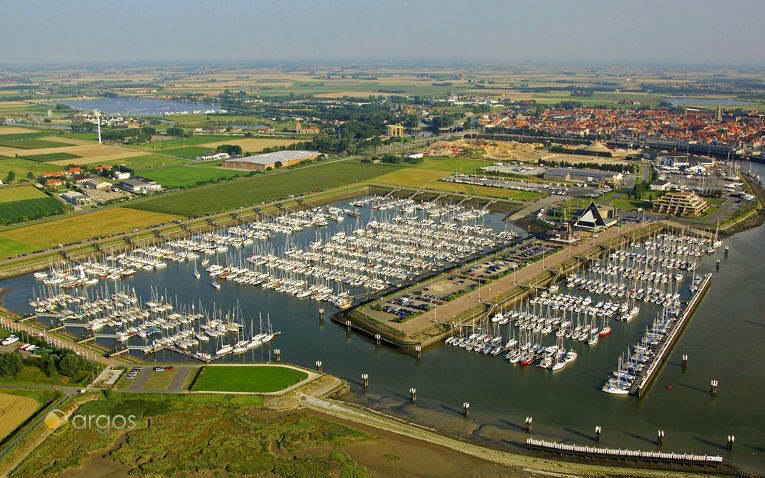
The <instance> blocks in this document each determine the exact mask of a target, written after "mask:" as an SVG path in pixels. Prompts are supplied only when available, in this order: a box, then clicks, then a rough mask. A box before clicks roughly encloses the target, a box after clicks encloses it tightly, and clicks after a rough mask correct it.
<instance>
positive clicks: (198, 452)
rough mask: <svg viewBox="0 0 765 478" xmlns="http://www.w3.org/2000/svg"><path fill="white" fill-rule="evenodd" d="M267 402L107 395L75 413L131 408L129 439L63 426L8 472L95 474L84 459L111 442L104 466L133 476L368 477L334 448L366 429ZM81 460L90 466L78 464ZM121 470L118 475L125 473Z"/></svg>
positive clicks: (127, 413) (126, 413)
mask: <svg viewBox="0 0 765 478" xmlns="http://www.w3.org/2000/svg"><path fill="white" fill-rule="evenodd" d="M262 406H263V399H262V398H261V397H259V396H254V395H237V396H225V395H197V394H194V395H167V394H131V393H113V394H111V395H110V396H109V397H108V398H107V397H104V396H103V395H102V396H101V397H100V398H99V399H98V400H94V401H90V402H87V403H85V404H83V405H82V406H81V407H80V408H79V410H78V411H77V413H78V414H80V415H85V416H88V415H96V416H97V415H106V416H112V417H113V416H116V415H122V416H125V417H128V416H130V415H132V416H133V417H134V420H135V423H136V427H135V428H134V429H132V430H129V439H128V440H121V439H119V437H121V436H124V435H125V433H126V432H127V431H128V430H125V429H122V430H120V429H116V428H115V427H111V428H110V429H108V430H107V429H105V428H102V429H98V428H97V427H89V428H87V427H86V428H83V429H79V430H78V429H75V428H74V427H72V426H64V427H61V428H59V429H58V430H56V432H55V433H53V434H51V435H50V436H49V437H48V438H47V439H46V440H45V441H44V442H43V443H42V444H40V445H39V446H38V447H37V448H35V450H34V451H32V452H31V453H30V454H29V456H28V457H27V458H25V460H24V461H23V462H22V463H21V465H20V466H19V467H18V468H17V469H16V470H14V472H13V473H12V474H11V476H12V477H26V476H43V475H45V476H51V475H58V474H60V473H61V472H63V471H65V470H68V471H69V472H70V473H71V472H75V473H76V475H78V476H91V473H93V474H95V470H93V469H90V468H89V465H88V464H87V463H83V458H84V457H85V456H87V455H89V454H90V453H92V452H95V451H97V450H105V449H107V448H108V447H110V446H112V445H113V444H116V446H115V448H114V449H113V450H112V451H110V452H109V453H108V454H107V455H106V456H105V460H106V463H107V466H108V463H109V462H112V463H114V464H115V465H118V466H125V467H128V469H130V470H132V471H131V472H130V475H131V476H132V475H137V476H191V475H193V476H210V477H212V476H244V475H246V476H289V477H292V478H309V477H326V476H343V477H347V478H362V477H366V476H368V475H366V474H363V472H364V469H363V467H360V466H359V465H358V464H356V463H355V462H354V461H353V460H352V459H350V457H349V456H348V455H347V454H344V455H345V458H344V459H341V458H340V457H338V456H337V451H336V450H338V449H340V448H342V446H343V445H344V444H345V443H348V442H355V441H360V440H366V439H369V438H370V437H369V436H368V435H366V434H364V433H362V432H359V431H356V430H353V429H350V428H347V427H345V426H343V425H340V424H336V423H331V422H327V421H324V420H321V419H319V418H316V417H313V416H311V415H307V414H303V413H295V414H290V415H286V416H274V415H273V414H269V413H265V412H264V411H263V409H262ZM149 419H150V420H149ZM221 431H225V433H221ZM101 453H103V452H101ZM80 465H85V467H84V468H81V469H76V470H75V469H73V468H74V467H77V466H80ZM119 469H120V472H119V473H116V474H118V475H120V476H122V475H123V474H125V472H124V469H123V468H119ZM330 470H336V471H337V472H338V473H330ZM341 470H342V474H340V473H339V472H340V471H341ZM100 471H101V472H103V471H104V468H101V470H100Z"/></svg>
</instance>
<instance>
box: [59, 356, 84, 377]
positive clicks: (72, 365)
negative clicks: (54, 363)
mask: <svg viewBox="0 0 765 478" xmlns="http://www.w3.org/2000/svg"><path fill="white" fill-rule="evenodd" d="M85 368H87V362H86V361H85V359H83V358H81V357H80V356H78V355H77V354H75V353H74V352H71V351H69V350H65V351H62V354H61V358H60V359H59V361H58V370H59V372H61V374H62V375H66V376H67V377H74V376H75V375H77V373H78V372H80V370H82V369H85Z"/></svg>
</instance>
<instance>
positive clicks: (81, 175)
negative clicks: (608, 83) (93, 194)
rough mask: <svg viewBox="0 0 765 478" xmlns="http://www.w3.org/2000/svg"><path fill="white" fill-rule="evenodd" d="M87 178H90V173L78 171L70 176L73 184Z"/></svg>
mask: <svg viewBox="0 0 765 478" xmlns="http://www.w3.org/2000/svg"><path fill="white" fill-rule="evenodd" d="M88 179H90V174H88V173H78V174H75V175H73V176H72V182H73V183H74V184H82V183H84V182H85V181H87V180H88Z"/></svg>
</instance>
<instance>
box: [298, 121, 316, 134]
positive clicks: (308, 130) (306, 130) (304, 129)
mask: <svg viewBox="0 0 765 478" xmlns="http://www.w3.org/2000/svg"><path fill="white" fill-rule="evenodd" d="M319 131H321V130H319V128H318V127H316V126H314V125H312V124H307V125H305V126H304V125H303V122H302V121H297V122H296V123H295V132H296V133H301V134H317V133H318V132H319Z"/></svg>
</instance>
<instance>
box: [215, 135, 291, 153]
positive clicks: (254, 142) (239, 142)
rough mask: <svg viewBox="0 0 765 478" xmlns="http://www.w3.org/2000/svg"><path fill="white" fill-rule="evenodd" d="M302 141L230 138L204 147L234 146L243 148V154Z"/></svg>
mask: <svg viewBox="0 0 765 478" xmlns="http://www.w3.org/2000/svg"><path fill="white" fill-rule="evenodd" d="M300 142H302V140H298V139H280V138H230V139H227V140H225V141H216V142H214V143H203V146H209V147H211V148H215V147H217V146H220V145H221V144H233V145H236V146H241V148H242V152H243V153H257V152H259V151H263V150H264V149H265V148H273V147H275V146H290V145H292V144H295V143H300Z"/></svg>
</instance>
